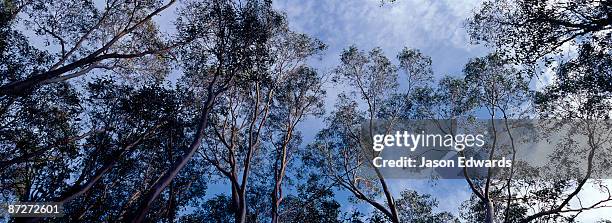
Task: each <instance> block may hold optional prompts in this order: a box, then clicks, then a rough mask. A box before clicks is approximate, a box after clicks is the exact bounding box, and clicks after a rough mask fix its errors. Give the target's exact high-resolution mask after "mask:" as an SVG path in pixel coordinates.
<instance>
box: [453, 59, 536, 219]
mask: <svg viewBox="0 0 612 223" xmlns="http://www.w3.org/2000/svg"><path fill="white" fill-rule="evenodd" d="M464 73H465V82H466V84H467V85H466V87H467V88H468V89H469V91H471V94H472V95H473V100H474V101H473V102H474V103H475V104H474V107H473V108H474V109H482V110H484V113H485V115H484V118H486V119H489V120H490V126H489V129H490V131H491V136H490V138H491V139H490V142H487V143H486V146H485V147H484V148H483V149H484V150H485V151H484V154H485V155H486V156H487V157H488V159H489V160H493V159H494V158H496V157H500V156H506V155H507V154H508V153H510V154H511V156H512V158H511V159H512V161H513V165H512V166H511V169H510V174H509V176H508V178H507V179H501V180H498V179H495V178H494V177H493V169H492V168H488V169H487V174H486V176H484V179H483V178H480V177H479V178H476V179H473V178H472V177H471V176H470V175H469V173H468V169H467V168H463V171H464V176H465V179H466V181H467V183H468V185H469V186H470V189H471V191H472V193H473V194H474V195H475V196H476V197H477V198H478V199H479V202H480V204H481V205H482V206H483V208H482V209H483V210H485V212H484V218H483V219H482V220H483V221H485V222H495V221H502V219H503V221H508V220H509V218H502V219H496V217H497V216H499V214H498V212H499V211H498V210H500V209H502V208H500V207H501V206H502V205H504V204H503V203H504V202H503V200H502V199H500V200H502V201H495V198H496V197H500V195H499V193H501V192H499V191H496V192H493V191H494V190H501V189H499V188H498V187H502V186H500V185H501V184H503V187H505V188H506V189H507V197H506V198H505V200H506V201H507V202H506V203H505V205H506V206H507V209H506V210H505V211H504V213H503V214H502V216H504V214H505V215H506V216H507V215H508V214H509V211H510V205H511V198H512V186H511V185H512V180H513V179H512V177H513V171H514V166H515V165H514V158H515V155H516V150H515V147H514V140H517V138H519V137H520V136H514V137H513V136H512V134H511V130H512V129H511V126H510V124H509V122H508V119H509V118H515V119H516V118H525V117H527V116H525V115H524V114H525V111H524V108H529V107H530V106H531V104H530V97H531V95H530V91H529V88H528V84H527V82H526V81H525V80H524V79H523V78H522V77H521V75H519V70H518V69H517V68H515V67H513V66H512V65H510V64H509V63H508V62H507V60H505V59H503V58H502V57H501V56H500V55H499V54H495V53H494V54H490V55H487V56H486V57H483V58H474V59H472V60H470V61H469V62H468V63H467V64H466V66H465V68H464ZM496 119H502V120H503V123H504V125H503V126H497V125H496V124H498V123H499V122H497V121H496ZM503 132H506V133H507V134H508V136H509V138H510V140H511V143H512V144H511V150H512V151H509V152H508V151H505V150H508V149H507V148H505V147H504V146H503V145H501V144H500V143H498V137H499V135H500V134H501V133H503ZM462 155H463V154H462ZM492 194H496V195H492ZM501 197H503V196H501Z"/></svg>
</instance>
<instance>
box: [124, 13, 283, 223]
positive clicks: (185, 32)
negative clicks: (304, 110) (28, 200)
mask: <svg viewBox="0 0 612 223" xmlns="http://www.w3.org/2000/svg"><path fill="white" fill-rule="evenodd" d="M276 18H277V17H276V16H274V12H273V10H272V9H271V6H270V4H269V3H267V2H260V1H247V2H235V1H193V2H188V3H187V4H186V6H185V7H184V9H183V10H182V12H181V17H180V18H179V21H178V22H177V24H178V30H179V33H180V36H181V38H182V39H189V40H191V41H190V42H189V44H186V45H185V46H183V47H182V48H181V49H180V56H179V57H180V59H181V62H182V69H183V70H184V77H183V81H185V85H186V86H188V89H189V90H190V91H193V92H195V96H194V97H195V98H194V100H195V106H196V107H197V108H198V112H197V115H196V119H195V120H196V121H195V122H196V123H197V125H196V126H197V127H196V130H195V132H194V133H193V135H192V137H193V139H192V141H191V143H190V144H189V146H187V147H186V148H185V149H184V152H183V153H182V155H181V156H180V157H179V158H177V159H176V160H175V161H174V162H173V164H172V165H171V166H170V167H169V168H168V169H167V170H166V171H164V172H162V173H160V174H159V176H158V177H156V178H157V179H156V180H154V182H155V183H153V184H152V185H151V186H150V187H149V188H148V189H147V190H146V191H144V192H143V193H140V194H135V196H136V197H139V198H138V199H137V200H138V201H139V202H138V204H137V205H135V206H134V210H133V211H129V212H126V213H125V215H124V216H123V219H124V220H125V221H131V222H141V221H143V220H144V219H145V218H146V216H147V213H148V210H149V209H150V208H151V206H152V204H153V203H154V201H155V200H157V199H158V198H159V197H160V195H161V193H162V192H163V191H164V190H165V189H166V188H167V187H168V186H169V185H170V184H171V182H172V181H173V179H174V178H175V177H176V176H177V175H178V174H179V172H180V171H181V170H182V169H184V168H185V166H186V165H187V164H188V162H189V161H190V160H191V159H192V157H193V156H194V154H195V153H196V152H197V151H198V149H199V148H200V147H201V146H202V140H203V138H204V136H205V134H206V129H207V127H208V123H209V119H211V118H212V117H210V114H211V112H213V109H214V108H215V105H216V104H217V99H218V97H219V96H220V95H223V94H224V92H226V91H228V90H230V89H236V87H238V85H237V84H238V83H245V82H247V81H250V80H259V79H264V78H265V77H266V76H265V71H266V68H267V67H268V64H269V60H270V59H269V56H268V50H267V48H266V43H267V40H268V39H269V38H270V29H271V27H273V26H274V24H275V22H276V20H277V19H276ZM247 93H251V92H247ZM250 143H254V141H251V142H250ZM251 145H255V144H251Z"/></svg>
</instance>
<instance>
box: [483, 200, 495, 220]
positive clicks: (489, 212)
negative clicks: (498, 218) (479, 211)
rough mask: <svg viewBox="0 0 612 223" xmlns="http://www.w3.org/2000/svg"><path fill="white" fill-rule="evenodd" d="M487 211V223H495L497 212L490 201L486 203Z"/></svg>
mask: <svg viewBox="0 0 612 223" xmlns="http://www.w3.org/2000/svg"><path fill="white" fill-rule="evenodd" d="M485 210H486V212H487V213H485V223H493V222H494V221H493V219H494V216H495V210H494V207H493V202H491V201H490V200H488V201H486V202H485Z"/></svg>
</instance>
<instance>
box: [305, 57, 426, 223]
mask: <svg viewBox="0 0 612 223" xmlns="http://www.w3.org/2000/svg"><path fill="white" fill-rule="evenodd" d="M340 59H341V63H340V65H338V67H337V68H336V69H335V70H334V73H335V75H336V77H335V79H334V80H335V81H337V82H339V83H340V82H343V83H346V84H347V85H348V87H349V92H348V93H341V94H340V95H339V96H338V101H337V103H336V106H335V109H334V111H333V112H332V113H331V114H330V116H328V117H327V118H326V121H327V126H326V127H325V128H324V129H323V130H321V131H320V132H319V133H318V135H317V138H316V140H315V142H314V143H312V144H311V145H310V146H311V148H312V149H313V150H316V151H317V152H318V153H319V154H313V155H311V156H310V158H309V157H307V159H306V160H310V159H313V160H316V161H308V163H309V164H311V165H313V166H315V167H317V168H318V169H319V170H320V172H321V174H323V175H325V176H326V177H327V178H328V179H329V180H330V182H333V183H334V184H335V185H338V187H340V188H341V189H344V190H348V191H349V192H351V194H352V195H354V197H355V198H356V199H357V200H358V201H363V202H366V203H368V204H369V205H371V206H372V207H374V208H375V209H376V210H377V211H378V212H380V213H382V216H384V219H387V220H389V221H392V222H401V221H404V219H402V216H401V214H400V213H401V212H402V211H405V210H399V209H398V206H397V204H396V202H397V200H396V199H395V198H394V195H393V194H392V192H391V188H390V186H389V183H388V182H387V179H385V176H384V175H383V174H382V173H381V172H380V171H379V170H378V169H377V168H375V167H373V166H371V163H370V162H369V161H368V160H371V158H372V157H373V156H374V154H373V151H372V149H371V148H367V143H366V141H367V139H362V137H366V138H367V137H370V138H371V137H372V136H371V135H370V136H367V132H370V134H371V130H372V128H373V125H374V122H375V119H389V120H391V119H397V118H417V116H418V117H420V118H423V117H424V115H417V114H416V113H417V112H414V111H417V110H419V111H420V110H421V108H423V109H424V110H427V109H425V107H427V106H428V105H426V104H427V102H426V101H427V99H426V98H428V97H429V96H431V95H430V94H429V93H431V88H430V87H429V85H430V83H431V82H432V76H433V74H432V70H431V59H430V58H429V57H427V56H425V55H423V54H422V53H421V52H420V51H418V50H414V49H409V48H405V49H403V51H402V52H401V53H400V54H399V55H398V60H399V61H400V64H399V68H398V66H396V65H394V64H393V63H391V61H390V60H389V59H388V58H387V57H386V56H385V55H384V53H383V52H382V50H381V49H380V48H375V49H373V50H371V51H370V52H369V53H365V52H363V51H360V50H358V49H357V48H356V47H350V48H348V49H346V50H344V51H343V52H342V54H341V58H340ZM398 71H401V72H399V73H401V74H403V76H401V77H405V78H406V82H407V83H408V85H409V87H408V88H407V90H406V91H405V92H402V91H400V90H399V89H400V88H399V86H400V84H399V82H398ZM423 112H424V111H423ZM361 127H363V128H365V129H369V130H370V131H367V130H363V129H361ZM362 131H366V132H362ZM365 168H368V169H372V170H373V171H372V173H371V174H368V172H367V171H364V169H365ZM379 196H382V197H383V199H382V201H380V200H379V199H378V197H379Z"/></svg>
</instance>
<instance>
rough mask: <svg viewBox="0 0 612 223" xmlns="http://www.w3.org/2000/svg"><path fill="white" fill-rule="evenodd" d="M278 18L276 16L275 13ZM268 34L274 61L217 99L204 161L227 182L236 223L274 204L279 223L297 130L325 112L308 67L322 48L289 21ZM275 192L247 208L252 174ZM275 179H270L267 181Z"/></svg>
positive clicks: (315, 77) (318, 77) (318, 79)
mask: <svg viewBox="0 0 612 223" xmlns="http://www.w3.org/2000/svg"><path fill="white" fill-rule="evenodd" d="M271 13H274V12H271ZM270 16H276V20H275V21H277V22H279V23H278V24H276V27H275V28H274V29H272V30H270V39H269V41H268V42H267V43H266V44H267V49H270V52H269V55H270V57H271V60H270V61H269V64H267V66H262V69H261V70H259V71H258V73H253V76H251V77H247V78H244V79H241V80H237V81H236V84H235V85H234V86H230V87H229V88H228V90H227V92H225V93H224V94H223V95H221V96H220V98H219V106H218V107H217V109H215V110H214V111H215V114H214V115H213V116H211V126H210V129H209V132H210V134H209V135H210V136H211V137H207V138H206V143H205V144H206V146H207V148H208V149H207V150H205V151H202V152H201V153H200V154H201V155H202V157H203V158H204V159H205V160H206V161H207V162H208V163H210V164H211V165H212V166H214V169H215V170H216V171H217V172H218V173H220V175H221V176H222V177H223V178H225V179H226V180H227V181H228V182H229V184H230V186H231V189H232V190H231V191H232V196H231V198H232V208H233V210H235V211H236V212H235V218H234V220H235V222H245V221H247V220H248V217H247V215H250V213H248V211H249V210H253V209H252V208H250V207H249V205H256V204H257V203H259V202H262V201H266V200H267V199H270V206H269V207H271V209H272V211H271V212H270V213H269V214H270V215H271V218H272V221H275V222H276V221H277V220H278V208H279V206H280V205H281V201H282V197H283V193H282V189H283V179H284V178H285V174H286V171H287V169H288V168H289V163H290V160H291V159H293V157H292V156H293V155H294V150H296V149H297V147H298V146H299V139H298V138H297V137H296V135H299V131H298V130H297V129H296V126H297V125H298V124H299V123H300V122H301V121H303V120H304V118H306V117H307V116H309V115H314V114H318V113H320V112H321V110H320V109H321V103H322V96H323V93H324V92H323V90H322V85H321V81H322V80H321V78H322V77H321V75H319V74H318V73H317V72H316V71H314V70H313V69H312V68H308V67H307V66H305V62H306V60H307V59H309V58H310V57H311V56H313V55H315V54H317V53H319V52H320V51H321V50H322V49H323V48H324V45H322V44H321V43H320V42H319V41H318V40H316V39H313V38H310V37H308V36H306V35H303V34H298V33H294V32H292V31H290V30H289V29H288V27H287V24H286V22H285V19H284V18H283V17H282V16H281V15H279V14H271V15H270ZM270 169H271V170H272V171H273V172H274V174H273V176H271V175H268V176H266V175H265V174H264V175H258V176H257V178H258V179H259V180H263V181H264V182H266V180H269V181H267V183H268V184H269V185H268V186H271V188H272V189H271V191H270V195H271V196H270V197H267V196H266V197H267V198H266V197H260V198H258V199H257V200H258V202H257V203H252V204H248V203H249V199H248V196H249V193H251V191H250V187H251V186H250V185H253V183H252V182H251V181H252V179H251V178H250V176H251V175H252V174H257V172H261V173H264V172H269V171H271V170H270ZM269 177H271V178H269Z"/></svg>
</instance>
